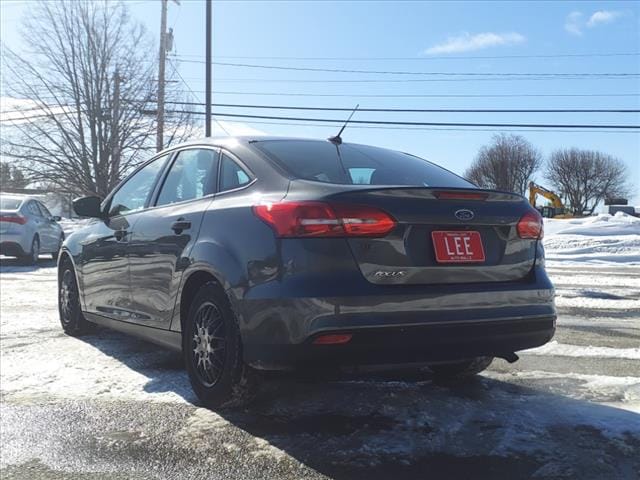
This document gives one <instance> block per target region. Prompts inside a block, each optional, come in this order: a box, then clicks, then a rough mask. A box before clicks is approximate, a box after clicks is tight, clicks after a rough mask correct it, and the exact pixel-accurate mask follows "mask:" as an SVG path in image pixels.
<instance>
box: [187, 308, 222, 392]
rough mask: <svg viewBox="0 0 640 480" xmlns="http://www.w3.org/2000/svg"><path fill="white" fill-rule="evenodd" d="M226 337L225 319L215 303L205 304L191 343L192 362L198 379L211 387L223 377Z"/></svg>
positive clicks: (197, 315)
mask: <svg viewBox="0 0 640 480" xmlns="http://www.w3.org/2000/svg"><path fill="white" fill-rule="evenodd" d="M225 353H226V336H225V327H224V319H223V318H222V315H221V313H220V310H218V307H217V306H216V305H214V304H213V303H210V302H206V303H203V304H202V305H201V306H200V308H199V309H198V311H197V312H196V315H195V321H194V325H193V338H192V341H191V361H192V362H193V365H194V367H195V370H196V374H197V376H198V379H199V380H200V381H201V382H202V384H203V385H204V386H207V387H211V386H213V385H215V384H216V382H217V381H218V380H219V379H220V377H221V376H222V372H223V370H224V363H225Z"/></svg>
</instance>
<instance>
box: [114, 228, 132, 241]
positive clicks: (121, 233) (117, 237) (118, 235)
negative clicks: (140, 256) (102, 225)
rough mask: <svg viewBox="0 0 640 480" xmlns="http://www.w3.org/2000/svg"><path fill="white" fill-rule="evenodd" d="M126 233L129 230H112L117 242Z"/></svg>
mask: <svg viewBox="0 0 640 480" xmlns="http://www.w3.org/2000/svg"><path fill="white" fill-rule="evenodd" d="M127 233H129V232H127V231H126V230H116V231H115V232H113V236H114V237H115V239H116V240H117V241H118V242H120V241H122V239H124V238H125V237H126V236H127Z"/></svg>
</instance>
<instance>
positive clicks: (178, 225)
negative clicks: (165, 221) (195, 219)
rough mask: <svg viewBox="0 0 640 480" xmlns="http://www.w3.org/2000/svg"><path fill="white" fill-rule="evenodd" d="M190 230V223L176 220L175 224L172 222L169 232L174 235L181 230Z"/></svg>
mask: <svg viewBox="0 0 640 480" xmlns="http://www.w3.org/2000/svg"><path fill="white" fill-rule="evenodd" d="M190 228H191V222H189V221H187V220H178V221H177V222H173V224H172V225H171V230H173V231H174V232H176V233H178V234H179V233H182V231H183V230H189V229H190Z"/></svg>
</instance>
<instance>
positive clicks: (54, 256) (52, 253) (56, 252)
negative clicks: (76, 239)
mask: <svg viewBox="0 0 640 480" xmlns="http://www.w3.org/2000/svg"><path fill="white" fill-rule="evenodd" d="M63 242H64V235H60V240H58V247H57V248H56V250H55V252H51V258H52V259H53V260H58V257H59V256H60V249H61V248H62V243H63Z"/></svg>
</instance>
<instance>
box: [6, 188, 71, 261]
mask: <svg viewBox="0 0 640 480" xmlns="http://www.w3.org/2000/svg"><path fill="white" fill-rule="evenodd" d="M59 220H60V217H57V216H53V215H51V212H49V210H48V209H47V207H45V206H44V205H43V204H42V203H41V202H40V201H38V200H36V199H35V198H29V197H23V196H17V195H1V196H0V254H1V255H8V256H10V257H18V258H19V259H21V260H22V261H23V262H24V263H27V264H29V265H33V264H35V263H37V262H38V257H39V256H40V254H41V253H49V254H51V256H52V257H53V259H54V260H55V259H56V258H58V252H59V251H60V247H61V246H62V242H63V241H64V232H63V231H62V227H61V226H60V225H59V224H58V221H59Z"/></svg>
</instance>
